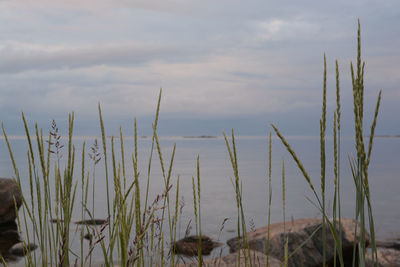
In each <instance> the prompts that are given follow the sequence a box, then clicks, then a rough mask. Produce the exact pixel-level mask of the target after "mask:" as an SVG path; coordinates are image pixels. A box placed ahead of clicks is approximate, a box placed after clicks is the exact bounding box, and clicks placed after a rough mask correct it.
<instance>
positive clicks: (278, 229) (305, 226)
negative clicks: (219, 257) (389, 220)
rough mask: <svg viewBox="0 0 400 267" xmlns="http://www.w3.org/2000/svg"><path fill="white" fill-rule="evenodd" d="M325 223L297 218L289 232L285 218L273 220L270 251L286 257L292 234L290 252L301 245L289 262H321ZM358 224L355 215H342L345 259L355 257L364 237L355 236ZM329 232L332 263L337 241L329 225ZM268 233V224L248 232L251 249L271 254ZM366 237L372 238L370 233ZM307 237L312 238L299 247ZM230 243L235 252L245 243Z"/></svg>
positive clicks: (288, 224)
mask: <svg viewBox="0 0 400 267" xmlns="http://www.w3.org/2000/svg"><path fill="white" fill-rule="evenodd" d="M321 224H322V220H321V219H313V218H310V219H300V220H294V221H291V222H287V223H286V233H285V232H284V224H283V223H282V222H281V223H275V224H271V225H270V248H269V255H270V256H273V257H275V258H277V259H280V260H282V259H283V258H284V246H285V242H286V238H288V244H289V245H288V250H289V255H290V254H291V253H292V252H294V251H295V250H296V249H297V251H296V253H295V254H294V255H293V256H292V257H291V258H290V259H289V261H288V265H289V266H294V267H296V266H310V267H311V266H321V264H322V247H323V246H322V227H321ZM355 225H356V222H355V220H353V219H342V236H341V239H342V248H343V257H344V260H345V261H346V260H347V259H350V260H351V259H352V257H353V243H354V241H358V240H359V238H360V236H359V233H358V235H357V236H356V237H354V228H355ZM336 228H337V231H338V229H339V226H338V225H337V226H336ZM314 232H315V233H314ZM313 233H314V235H313ZM326 233H327V235H326V261H327V263H329V262H331V261H333V258H334V251H335V242H334V238H333V235H332V234H331V232H330V230H329V229H327V232H326ZM267 235H268V227H262V228H259V229H256V230H255V231H253V232H249V233H247V238H248V243H249V247H250V249H253V250H256V251H260V252H262V253H264V254H267ZM310 237H311V238H310ZM366 239H367V242H368V241H369V235H368V234H367V236H366ZM306 240H308V241H307V242H306V243H305V244H304V245H303V246H302V247H301V248H299V247H300V246H301V245H302V243H303V242H304V241H306ZM227 243H228V246H229V247H230V251H231V252H236V251H238V250H239V249H240V248H242V247H243V244H241V243H240V242H239V239H238V238H233V239H230V240H228V242H227ZM350 262H351V261H350Z"/></svg>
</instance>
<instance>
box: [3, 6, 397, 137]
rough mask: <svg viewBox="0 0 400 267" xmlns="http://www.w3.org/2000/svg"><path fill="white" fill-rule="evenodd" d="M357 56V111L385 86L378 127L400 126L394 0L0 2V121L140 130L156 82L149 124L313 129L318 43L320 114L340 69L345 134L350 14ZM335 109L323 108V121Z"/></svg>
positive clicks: (174, 130)
mask: <svg viewBox="0 0 400 267" xmlns="http://www.w3.org/2000/svg"><path fill="white" fill-rule="evenodd" d="M358 18H360V20H361V26H362V49H363V58H364V60H365V61H366V80H365V86H366V93H365V95H366V98H365V102H366V104H365V107H366V120H367V124H369V121H370V120H369V118H370V117H371V113H372V112H373V109H374V106H375V102H376V97H377V94H378V91H379V90H380V89H382V90H383V100H382V109H381V114H380V121H379V122H378V126H377V132H378V134H400V119H399V116H398V114H400V105H399V103H400V88H399V85H400V66H399V62H400V49H399V47H400V1H398V0H386V1H377V0H376V1H372V0H370V1H369V0H364V1H361V0H355V1H348V0H338V1H309V0H303V1H265V0H263V1H237V0H229V1H224V0H218V1H215V0H212V1H211V0H210V1H207V0H206V1H204V0H202V1H188V0H174V1H172V0H163V1H158V2H154V1H145V0H143V1H137V0H129V1H128V0H127V1H125V0H113V1H111V0H110V1H108V0H96V1H94V0H93V1H89V0H86V1H82V0H79V1H75V0H68V1H66V0H60V1H54V0H48V1H47V0H34V1H33V0H32V1H28V0H18V1H11V0H10V1H7V0H0V114H1V115H0V120H1V121H2V122H4V125H5V127H6V130H7V131H8V132H9V133H11V134H18V133H21V130H22V127H21V125H22V124H21V120H20V112H21V111H24V112H25V114H26V115H27V117H28V119H29V121H30V122H34V121H37V122H38V123H39V125H40V126H41V127H43V128H48V127H49V125H50V122H51V120H52V119H56V121H57V122H58V123H59V126H60V128H63V125H64V126H65V119H66V118H67V116H68V112H70V111H74V112H75V116H76V127H75V129H76V132H77V134H98V133H99V131H98V129H99V127H98V115H97V105H98V103H99V102H100V103H101V105H102V109H103V113H104V116H105V123H106V125H107V127H108V129H111V130H110V131H114V130H117V128H118V127H119V125H123V127H124V128H126V129H127V130H126V132H127V134H129V131H130V129H131V127H132V119H133V117H134V116H136V117H137V119H138V122H139V127H140V128H141V130H142V133H144V134H146V133H147V134H148V133H150V132H151V120H152V117H153V116H154V112H155V106H156V102H157V97H158V93H159V90H160V88H161V87H162V88H163V97H162V104H161V117H160V134H165V135H189V134H190V135H192V134H193V135H201V134H212V135H214V134H221V132H222V131H223V130H227V131H229V129H231V128H235V129H236V130H237V132H238V133H239V134H243V135H263V134H265V133H266V132H267V131H268V129H269V128H268V125H269V123H271V122H273V123H275V124H276V125H278V127H279V128H280V129H281V130H282V131H283V132H284V133H286V134H296V135H316V134H318V129H319V117H320V110H321V98H322V72H323V53H324V52H325V53H326V55H327V63H328V86H329V87H328V90H329V92H328V98H329V99H328V110H329V111H328V112H329V114H330V115H332V113H333V109H334V105H335V96H334V90H335V84H334V64H335V59H338V61H339V65H340V74H341V86H342V101H343V102H342V105H343V123H344V127H343V130H344V132H347V133H351V131H352V129H353V126H352V124H351V121H352V119H353V114H352V107H351V105H352V93H351V87H350V75H349V73H350V71H349V69H350V67H349V66H350V61H352V60H353V61H354V59H355V57H356V31H357V19H358ZM331 117H332V116H329V118H331Z"/></svg>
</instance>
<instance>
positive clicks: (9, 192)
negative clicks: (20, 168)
mask: <svg viewBox="0 0 400 267" xmlns="http://www.w3.org/2000/svg"><path fill="white" fill-rule="evenodd" d="M0 203H1V205H0V254H1V255H2V256H3V258H4V259H5V260H6V261H9V262H12V261H16V260H18V259H20V258H21V257H23V256H24V255H26V253H28V252H29V251H32V250H34V249H36V245H34V244H26V243H25V242H23V241H22V240H21V238H20V235H19V231H18V227H17V224H16V223H15V219H16V215H17V214H16V213H17V211H18V209H19V208H20V206H21V204H22V196H21V194H20V191H19V189H18V186H17V184H16V183H15V182H14V180H12V179H8V178H0ZM102 222H103V220H101V221H100V220H93V221H90V222H89V224H90V223H93V224H100V223H102ZM77 223H88V222H86V221H85V222H77ZM321 225H322V221H321V219H317V218H306V219H299V220H293V221H290V222H286V223H285V224H284V223H282V222H281V223H275V224H271V225H270V228H269V231H270V233H269V236H270V239H269V243H268V239H267V236H268V227H262V228H258V229H255V230H254V231H251V232H248V233H247V239H248V246H249V249H244V248H243V242H242V240H240V239H239V238H232V239H230V240H228V241H227V245H228V246H229V250H230V254H228V255H226V256H222V257H218V258H213V259H207V260H205V261H204V266H226V267H228V266H229V267H230V266H232V267H233V266H239V264H238V263H239V258H240V266H248V265H249V264H250V262H251V264H252V266H266V264H267V262H268V264H269V266H271V267H275V266H276V267H278V266H281V265H282V260H283V259H284V255H285V254H284V253H285V251H284V247H285V243H286V240H287V241H288V255H291V257H290V258H289V260H288V266H290V267H297V266H307V267H314V266H315V267H319V266H322V227H321ZM356 226H357V227H358V228H359V227H360V226H359V224H358V223H357V222H356V221H355V220H353V219H342V220H341V236H340V238H341V240H342V251H343V258H344V262H345V266H352V259H353V249H354V243H355V242H358V240H359V239H360V236H359V234H357V235H356V236H354V229H355V227H356ZM336 228H337V231H339V224H338V223H337V224H336ZM196 238H197V239H196ZM366 240H367V243H368V242H369V235H368V234H367V236H366ZM198 241H199V238H198V237H196V236H192V237H187V238H185V239H183V240H180V241H178V242H176V243H175V244H174V249H175V251H176V252H177V253H181V254H185V253H184V251H189V252H190V253H187V255H190V256H194V255H197V247H196V245H197V243H198ZM202 241H203V242H202V243H203V246H204V247H203V254H209V253H210V252H211V250H212V249H214V248H215V247H218V246H220V245H221V244H220V243H217V242H214V241H213V240H212V239H210V238H209V237H205V236H204V237H203V238H202ZM377 246H378V262H379V264H378V266H379V267H389V266H400V239H393V240H385V241H377ZM268 247H269V249H268ZM326 248H327V250H326V259H327V264H328V266H333V262H334V257H335V242H334V238H333V236H332V234H331V232H330V231H329V230H327V236H326ZM267 254H268V256H267ZM366 258H367V262H366V266H372V262H371V251H368V252H367V255H366ZM14 266H19V265H18V264H17V265H14ZM21 266H22V265H21ZM178 266H180V267H184V266H198V263H197V262H190V263H185V264H179V265H178Z"/></svg>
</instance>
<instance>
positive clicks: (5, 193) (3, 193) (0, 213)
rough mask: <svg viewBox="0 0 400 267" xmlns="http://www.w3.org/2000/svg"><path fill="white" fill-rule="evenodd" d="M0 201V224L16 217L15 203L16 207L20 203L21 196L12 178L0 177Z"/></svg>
mask: <svg viewBox="0 0 400 267" xmlns="http://www.w3.org/2000/svg"><path fill="white" fill-rule="evenodd" d="M14 200H15V202H14ZM0 203H1V205H0V224H2V223H5V222H8V221H14V220H15V218H16V217H17V214H16V209H15V203H16V205H17V209H19V207H20V206H21V204H22V197H21V194H20V191H19V189H18V186H17V184H16V183H15V182H14V180H12V179H8V178H0Z"/></svg>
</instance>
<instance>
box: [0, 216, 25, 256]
mask: <svg viewBox="0 0 400 267" xmlns="http://www.w3.org/2000/svg"><path fill="white" fill-rule="evenodd" d="M20 241H21V240H20V236H19V232H18V227H17V224H16V223H15V221H9V222H6V223H3V224H1V225H0V255H2V256H3V258H4V260H5V261H7V262H9V261H14V260H16V257H15V256H13V255H11V254H10V253H9V250H10V248H11V247H12V246H14V245H15V244H16V243H18V242H20Z"/></svg>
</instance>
